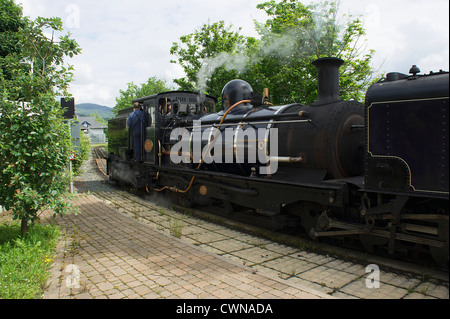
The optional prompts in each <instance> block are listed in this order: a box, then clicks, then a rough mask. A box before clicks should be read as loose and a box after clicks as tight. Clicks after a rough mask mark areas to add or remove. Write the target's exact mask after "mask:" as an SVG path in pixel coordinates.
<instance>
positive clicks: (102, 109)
mask: <svg viewBox="0 0 450 319" xmlns="http://www.w3.org/2000/svg"><path fill="white" fill-rule="evenodd" d="M75 114H76V115H78V116H90V115H91V114H98V115H100V117H102V118H103V119H105V120H108V119H111V118H113V117H114V114H113V112H112V109H111V108H110V107H107V106H103V105H99V104H94V103H80V104H76V105H75Z"/></svg>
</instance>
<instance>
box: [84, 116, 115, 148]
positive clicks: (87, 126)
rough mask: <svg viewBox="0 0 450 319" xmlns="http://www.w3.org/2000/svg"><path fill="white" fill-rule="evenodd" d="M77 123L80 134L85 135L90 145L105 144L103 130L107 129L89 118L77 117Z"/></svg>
mask: <svg viewBox="0 0 450 319" xmlns="http://www.w3.org/2000/svg"><path fill="white" fill-rule="evenodd" d="M78 121H79V122H80V124H81V132H83V133H84V134H87V135H88V136H89V139H90V140H91V144H99V143H106V135H105V129H106V128H108V127H107V126H106V125H103V124H101V123H99V122H97V121H96V120H95V118H94V117H91V116H79V117H78Z"/></svg>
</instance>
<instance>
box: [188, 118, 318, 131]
mask: <svg viewBox="0 0 450 319" xmlns="http://www.w3.org/2000/svg"><path fill="white" fill-rule="evenodd" d="M270 123H274V124H292V123H311V124H312V121H311V120H289V121H277V122H271V121H267V122H250V121H248V122H245V123H242V122H238V123H225V124H206V125H201V126H195V127H194V126H186V128H188V129H190V128H197V129H199V128H205V127H215V128H220V127H222V126H239V125H243V124H245V125H261V124H270Z"/></svg>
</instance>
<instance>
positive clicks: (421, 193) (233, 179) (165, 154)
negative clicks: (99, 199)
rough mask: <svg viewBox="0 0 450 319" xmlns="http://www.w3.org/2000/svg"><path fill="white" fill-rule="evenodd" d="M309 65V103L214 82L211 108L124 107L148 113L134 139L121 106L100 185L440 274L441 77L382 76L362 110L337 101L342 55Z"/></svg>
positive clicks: (444, 178)
mask: <svg viewBox="0 0 450 319" xmlns="http://www.w3.org/2000/svg"><path fill="white" fill-rule="evenodd" d="M313 64H314V65H315V66H316V68H317V71H318V98H317V100H316V101H315V102H314V103H311V104H309V105H302V104H299V103H293V104H288V105H281V106H274V105H271V104H270V103H268V102H267V99H265V98H262V97H261V96H258V95H257V94H255V93H254V92H253V90H252V88H251V85H250V84H249V83H247V82H245V81H243V80H233V81H230V82H229V83H227V84H226V85H225V86H224V89H223V91H222V110H221V111H220V112H215V108H216V103H217V100H216V99H215V98H214V97H211V96H208V95H203V94H199V93H195V92H187V91H173V92H163V93H159V94H156V95H152V96H147V97H142V98H139V99H136V100H134V101H133V102H139V103H140V104H141V107H142V109H143V111H144V114H145V116H146V117H147V121H145V122H143V123H142V124H141V125H142V130H143V132H144V133H143V135H142V140H141V143H140V144H139V145H133V139H132V138H131V137H130V133H129V131H130V130H127V127H126V119H127V117H128V115H129V114H130V113H131V111H132V109H131V108H130V109H126V110H122V111H120V112H119V115H118V116H117V117H116V118H115V119H112V120H110V122H109V126H108V129H109V152H110V156H109V158H108V161H107V163H108V174H109V176H110V179H112V180H115V181H118V182H120V183H124V184H130V185H132V186H133V187H135V188H138V189H142V190H145V191H147V192H148V193H151V194H163V195H164V196H167V197H168V198H171V199H172V200H174V201H175V202H176V203H178V204H180V205H184V206H201V207H203V209H205V210H211V211H214V212H222V213H224V214H228V215H241V214H250V215H249V216H263V217H264V218H265V219H266V220H268V221H269V223H271V225H272V226H273V227H272V228H273V229H278V228H285V227H289V228H294V229H297V228H300V227H301V228H303V229H304V230H305V231H306V232H307V233H308V234H309V235H310V236H311V237H312V238H314V239H318V238H349V237H351V238H353V239H355V238H357V239H359V240H360V242H361V243H362V245H363V246H364V247H365V248H366V249H367V250H368V251H370V252H374V251H377V252H378V251H382V252H389V253H391V254H394V253H401V254H412V253H414V254H422V253H424V252H425V253H427V254H429V253H431V255H432V256H433V257H434V259H435V260H436V261H437V262H438V263H439V264H440V265H444V267H445V266H446V265H447V263H448V241H449V239H448V144H446V143H448V120H447V119H448V72H439V74H429V75H417V73H418V72H416V73H414V74H413V75H412V76H408V75H404V74H400V73H390V74H388V76H387V78H386V79H384V80H382V81H380V82H379V83H376V84H374V85H373V86H372V87H371V88H370V89H369V90H368V92H367V96H366V103H365V105H363V104H361V103H359V102H357V101H342V100H340V98H339V67H340V66H341V65H342V64H343V61H342V60H340V59H337V58H321V59H318V60H316V61H313ZM299 85H300V84H299ZM134 147H140V148H141V153H142V154H143V161H142V162H140V163H137V162H136V161H135V160H134V159H133V158H132V154H133V148H134ZM425 153H426V154H425Z"/></svg>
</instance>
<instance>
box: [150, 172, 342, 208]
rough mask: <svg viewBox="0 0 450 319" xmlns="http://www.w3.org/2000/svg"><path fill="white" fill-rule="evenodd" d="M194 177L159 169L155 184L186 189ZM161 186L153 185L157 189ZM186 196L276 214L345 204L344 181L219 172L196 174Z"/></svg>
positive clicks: (188, 173)
mask: <svg viewBox="0 0 450 319" xmlns="http://www.w3.org/2000/svg"><path fill="white" fill-rule="evenodd" d="M192 177H193V172H192V171H191V170H187V169H173V168H167V167H161V168H160V171H159V177H158V180H157V185H164V186H167V187H168V189H171V190H175V189H181V190H183V189H186V188H187V186H188V185H189V183H190V181H191V179H192ZM159 187H160V186H155V187H154V189H158V188H159ZM192 190H193V191H192V192H189V193H190V194H189V195H188V196H192V197H194V200H195V199H199V201H201V200H202V199H204V198H213V199H219V200H223V201H229V202H231V203H233V204H236V205H239V206H242V207H249V208H252V209H260V210H263V211H272V212H276V213H279V212H280V211H281V210H282V208H283V207H285V206H287V205H289V204H292V203H295V202H298V201H310V202H315V203H317V204H319V205H325V206H332V207H343V206H344V205H345V204H346V203H347V201H348V189H347V184H346V183H345V182H338V181H336V182H330V183H328V182H324V183H322V184H306V183H305V184H300V183H286V182H280V181H277V180H271V179H269V178H252V177H244V176H236V175H231V174H226V173H220V172H211V171H209V172H206V171H196V172H195V179H194V181H193V183H192Z"/></svg>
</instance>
